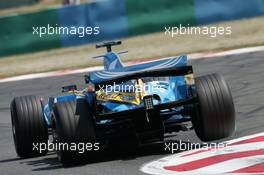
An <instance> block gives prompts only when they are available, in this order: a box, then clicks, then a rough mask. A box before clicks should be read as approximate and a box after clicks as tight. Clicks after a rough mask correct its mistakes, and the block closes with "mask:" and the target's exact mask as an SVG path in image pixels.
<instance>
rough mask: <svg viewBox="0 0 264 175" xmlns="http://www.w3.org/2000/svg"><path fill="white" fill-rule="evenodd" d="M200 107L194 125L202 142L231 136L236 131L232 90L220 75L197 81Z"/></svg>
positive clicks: (201, 78) (205, 77)
mask: <svg viewBox="0 0 264 175" xmlns="http://www.w3.org/2000/svg"><path fill="white" fill-rule="evenodd" d="M195 83H196V89H197V96H198V106H197V115H195V117H194V118H193V125H194V129H195V132H196V134H197V136H198V137H199V138H200V139H201V140H202V141H212V140H217V139H221V138H225V137H228V136H230V135H231V134H232V133H233V132H234V130H235V108H234V103H233V99H232V96H231V92H230V89H229V87H228V85H227V83H226V81H225V80H224V79H223V77H222V76H220V75H218V74H211V75H206V76H202V77H197V78H196V79H195Z"/></svg>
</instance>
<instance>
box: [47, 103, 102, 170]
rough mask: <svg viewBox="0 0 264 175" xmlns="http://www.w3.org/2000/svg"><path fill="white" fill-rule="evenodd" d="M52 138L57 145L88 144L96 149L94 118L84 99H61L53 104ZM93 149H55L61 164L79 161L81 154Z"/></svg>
mask: <svg viewBox="0 0 264 175" xmlns="http://www.w3.org/2000/svg"><path fill="white" fill-rule="evenodd" d="M52 130H53V140H54V143H56V144H57V145H59V144H61V145H63V144H64V145H68V146H70V145H72V144H74V145H77V147H78V145H79V144H88V145H89V146H90V147H91V148H92V149H94V150H98V149H99V147H98V145H97V146H95V147H94V145H95V139H96V136H95V129H94V119H93V117H92V116H91V114H90V113H89V108H88V103H87V102H86V100H85V99H77V100H71V101H63V102H59V103H57V104H55V106H54V117H53V119H52ZM94 150H89V151H87V150H85V152H80V150H77V148H76V150H72V149H67V150H66V149H62V148H59V149H57V150H56V152H57V155H58V159H59V161H60V162H61V163H62V164H63V165H71V164H73V163H74V164H75V163H79V162H78V161H81V160H82V158H83V155H86V156H88V157H89V155H91V153H92V152H94Z"/></svg>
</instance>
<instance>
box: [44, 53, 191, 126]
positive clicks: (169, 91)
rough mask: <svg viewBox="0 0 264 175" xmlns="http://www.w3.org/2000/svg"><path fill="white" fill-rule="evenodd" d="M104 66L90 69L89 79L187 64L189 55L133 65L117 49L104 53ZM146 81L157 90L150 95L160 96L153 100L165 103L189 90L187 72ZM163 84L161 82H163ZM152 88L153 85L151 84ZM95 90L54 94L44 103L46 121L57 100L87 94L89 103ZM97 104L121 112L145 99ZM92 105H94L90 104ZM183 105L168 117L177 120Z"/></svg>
mask: <svg viewBox="0 0 264 175" xmlns="http://www.w3.org/2000/svg"><path fill="white" fill-rule="evenodd" d="M103 57H104V70H100V71H94V72H90V73H89V74H88V75H89V78H90V79H89V81H90V82H89V83H91V84H98V83H99V84H100V82H102V81H106V80H111V79H114V78H116V77H119V76H126V75H129V74H132V73H135V72H137V71H148V70H154V69H168V68H176V67H183V66H187V57H186V56H177V57H169V58H164V59H160V60H156V61H150V62H145V63H143V64H136V65H131V66H124V65H123V64H122V62H121V60H120V58H119V55H118V54H117V53H115V52H112V51H111V52H107V53H106V54H105V55H104V56H103ZM149 79H150V80H148V81H146V78H145V79H144V80H143V81H145V82H144V85H148V88H150V87H152V88H153V89H154V88H155V87H158V88H155V92H153V91H151V90H148V91H147V93H148V94H147V95H153V94H155V95H156V96H158V97H159V99H158V100H157V99H155V100H154V104H159V103H166V102H171V101H177V100H180V99H186V98H187V97H188V96H189V94H188V90H187V88H188V86H187V84H186V81H185V77H184V76H171V77H165V78H163V79H159V78H156V79H151V77H149ZM134 82H135V80H128V81H127V82H124V83H121V86H124V85H125V84H127V83H129V84H133V83H134ZM161 85H162V86H161ZM150 89H151V88H150ZM95 95H96V92H91V91H88V90H83V91H82V93H81V94H80V93H75V92H74V91H73V92H69V93H68V94H66V95H63V96H57V97H55V98H49V99H48V103H47V104H45V105H44V107H43V111H44V117H45V119H46V121H47V124H48V125H49V126H50V124H51V117H52V114H53V106H54V104H55V103H58V102H61V101H67V100H74V99H78V98H85V99H86V100H87V101H88V103H89V104H94V99H95V98H94V96H95ZM122 98H130V96H129V97H126V96H122ZM96 103H97V105H101V106H103V108H104V109H105V110H104V111H108V112H119V111H124V110H129V109H134V108H138V107H140V106H142V105H143V102H139V103H138V104H135V103H129V102H122V101H121V102H120V101H116V100H113V99H109V100H98V99H97V102H96ZM91 108H92V105H91ZM180 110H181V107H178V108H175V109H174V111H170V112H171V115H170V118H169V120H171V121H175V120H176V121H177V120H179V121H180V120H181V119H182V118H183V116H181V115H180V114H179V111H180ZM162 112H164V113H166V112H167V113H168V111H166V110H164V111H162ZM104 122H105V121H104Z"/></svg>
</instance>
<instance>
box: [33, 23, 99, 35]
mask: <svg viewBox="0 0 264 175" xmlns="http://www.w3.org/2000/svg"><path fill="white" fill-rule="evenodd" d="M32 34H33V35H36V36H38V37H43V36H46V35H75V36H77V37H79V38H83V37H85V36H89V35H99V34H100V27H97V26H95V27H92V26H70V27H68V26H58V24H56V25H54V26H52V25H50V24H47V26H33V27H32Z"/></svg>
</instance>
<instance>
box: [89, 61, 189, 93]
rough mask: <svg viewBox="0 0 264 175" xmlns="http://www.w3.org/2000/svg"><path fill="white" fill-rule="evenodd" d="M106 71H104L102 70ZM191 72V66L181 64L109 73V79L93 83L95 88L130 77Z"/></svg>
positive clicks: (179, 74) (129, 78) (175, 74)
mask: <svg viewBox="0 0 264 175" xmlns="http://www.w3.org/2000/svg"><path fill="white" fill-rule="evenodd" d="M104 72H106V71H104ZM192 73H193V68H192V66H190V65H188V66H181V67H174V68H166V69H152V70H144V71H135V72H120V74H119V73H118V72H116V73H115V75H114V76H113V75H111V77H110V78H109V79H103V80H101V81H100V82H96V83H94V87H95V90H98V89H99V85H100V86H102V85H112V84H114V83H122V82H124V81H128V80H131V79H138V78H144V77H165V76H182V75H188V74H192ZM86 82H87V83H89V76H87V77H86Z"/></svg>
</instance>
